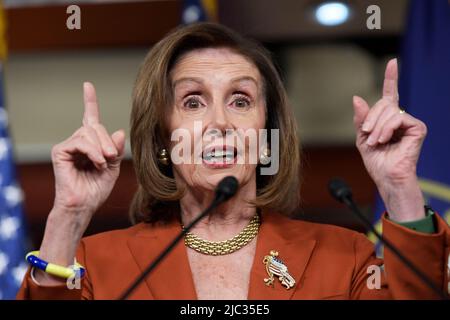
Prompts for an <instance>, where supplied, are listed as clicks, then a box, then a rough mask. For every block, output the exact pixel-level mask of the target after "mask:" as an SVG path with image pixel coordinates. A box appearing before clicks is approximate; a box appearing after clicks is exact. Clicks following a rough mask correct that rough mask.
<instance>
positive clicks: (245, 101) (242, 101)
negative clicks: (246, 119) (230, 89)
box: [234, 98, 250, 108]
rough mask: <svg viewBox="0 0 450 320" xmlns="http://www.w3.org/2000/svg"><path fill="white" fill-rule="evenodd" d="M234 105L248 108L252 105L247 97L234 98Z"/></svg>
mask: <svg viewBox="0 0 450 320" xmlns="http://www.w3.org/2000/svg"><path fill="white" fill-rule="evenodd" d="M234 105H235V106H236V107H238V108H246V107H248V106H249V105H250V101H249V100H248V99H246V98H237V99H236V100H234Z"/></svg>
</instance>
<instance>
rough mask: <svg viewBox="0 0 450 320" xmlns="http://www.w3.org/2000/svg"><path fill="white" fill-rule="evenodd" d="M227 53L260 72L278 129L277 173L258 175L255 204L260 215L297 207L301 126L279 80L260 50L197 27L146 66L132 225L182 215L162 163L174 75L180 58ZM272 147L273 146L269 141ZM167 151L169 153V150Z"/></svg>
mask: <svg viewBox="0 0 450 320" xmlns="http://www.w3.org/2000/svg"><path fill="white" fill-rule="evenodd" d="M218 47H221V48H229V49H230V50H233V51H234V52H236V53H238V54H241V55H242V56H244V57H245V58H247V59H248V60H249V61H251V62H253V63H254V65H255V66H256V67H257V68H258V70H259V72H260V74H261V76H262V79H263V81H264V83H263V87H264V89H265V90H264V93H265V102H266V108H267V112H266V117H267V118H266V125H265V127H266V129H268V130H269V131H268V137H270V129H279V136H280V143H279V159H280V161H279V170H278V173H277V174H275V175H260V174H259V171H260V170H259V168H257V169H256V170H257V194H256V197H255V199H254V200H253V201H252V202H251V203H252V204H253V205H254V206H255V207H256V208H257V209H259V210H269V211H277V212H280V213H283V214H287V215H289V214H291V213H292V212H293V211H294V209H295V208H297V207H298V204H299V178H300V177H299V165H300V151H299V141H298V136H297V126H296V121H295V118H294V116H293V114H292V110H291V107H290V105H289V102H288V99H287V95H286V92H285V89H284V86H283V83H282V81H281V78H280V75H279V73H278V71H277V69H276V67H275V65H274V63H273V62H272V59H271V55H270V53H269V52H268V51H267V50H266V49H265V48H263V47H262V46H261V45H259V44H257V43H255V42H253V41H252V40H249V39H246V38H244V37H242V36H241V35H239V34H237V33H236V32H235V31H232V30H230V29H229V28H226V27H224V26H222V25H219V24H214V23H197V24H192V25H188V26H183V27H180V28H177V29H175V30H173V31H172V32H170V33H169V34H168V35H166V36H165V37H164V38H163V39H162V40H161V41H159V42H158V43H157V44H156V45H155V46H154V47H153V48H152V49H151V50H150V52H149V53H148V54H147V56H146V58H145V60H144V61H143V63H142V65H141V67H140V70H139V73H138V76H137V79H136V83H135V86H134V90H133V96H132V100H133V106H132V111H131V120H130V127H131V132H130V140H131V150H132V156H133V162H134V167H135V172H136V176H137V179H138V190H137V191H136V193H135V195H134V198H133V200H132V203H131V206H130V217H131V221H132V222H133V223H138V222H141V221H145V222H157V221H167V220H169V219H171V218H173V217H174V215H179V212H180V209H179V200H180V198H181V197H182V196H183V192H182V191H181V190H177V187H176V184H175V179H174V177H173V172H172V168H171V166H170V165H169V166H167V165H166V166H164V165H161V164H160V163H159V162H158V157H157V153H158V151H159V150H161V149H162V148H165V146H166V145H168V141H169V137H170V133H169V132H168V129H167V127H166V124H165V120H164V119H165V117H166V114H167V112H168V110H169V109H170V108H171V105H172V99H173V97H172V95H173V92H172V83H171V79H170V71H171V70H172V68H173V66H174V65H175V64H176V63H177V59H179V58H180V56H181V55H183V54H185V53H187V52H189V51H192V50H196V49H202V48H218ZM269 144H270V141H269ZM166 149H167V148H166Z"/></svg>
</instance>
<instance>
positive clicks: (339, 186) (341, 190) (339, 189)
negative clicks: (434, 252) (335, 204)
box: [328, 178, 448, 300]
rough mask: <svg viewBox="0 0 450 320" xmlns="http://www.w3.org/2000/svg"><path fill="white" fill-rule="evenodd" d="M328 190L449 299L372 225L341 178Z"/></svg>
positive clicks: (408, 265) (429, 286)
mask: <svg viewBox="0 0 450 320" xmlns="http://www.w3.org/2000/svg"><path fill="white" fill-rule="evenodd" d="M328 190H329V191H330V194H331V195H332V196H333V198H335V199H336V200H338V201H339V202H342V203H344V204H345V205H346V206H347V207H348V208H349V209H350V210H351V211H352V212H353V213H354V214H355V215H356V216H358V218H359V219H360V220H361V221H362V222H363V223H364V225H365V226H366V227H367V229H369V230H370V231H371V232H372V233H373V234H374V235H375V236H376V237H377V239H378V240H379V241H380V242H381V243H382V244H383V245H384V246H385V247H387V248H388V249H389V250H391V252H392V253H393V254H394V255H395V256H396V257H397V258H398V259H399V260H400V261H401V262H402V263H403V264H404V265H405V266H406V267H408V269H410V270H411V271H412V272H413V273H414V274H415V275H416V276H417V277H419V278H420V279H421V280H422V282H423V283H424V284H426V285H427V287H428V288H430V289H431V290H432V291H434V293H436V294H437V295H438V296H439V297H440V298H441V299H442V300H447V299H448V297H447V296H446V295H445V294H444V293H443V292H442V291H441V290H440V289H439V288H438V287H437V286H436V285H435V284H434V283H433V281H431V280H430V279H429V278H428V277H427V276H426V275H425V274H424V273H423V272H422V271H421V270H420V269H419V268H417V267H416V266H415V265H414V264H413V263H412V262H411V261H410V260H409V259H407V258H406V257H405V256H404V255H403V254H402V253H401V252H400V250H399V249H398V248H397V247H395V246H394V245H393V244H392V243H391V242H390V241H389V240H388V239H386V237H384V236H383V235H381V234H380V233H379V232H378V231H377V230H376V229H375V227H374V226H373V225H372V223H371V222H370V220H369V219H368V218H367V217H366V216H365V215H364V214H362V212H361V211H360V210H359V208H358V206H357V205H356V204H355V202H354V201H353V197H352V191H351V189H350V187H349V186H348V185H347V184H346V183H345V181H343V180H341V179H337V178H334V179H331V180H330V182H329V183H328Z"/></svg>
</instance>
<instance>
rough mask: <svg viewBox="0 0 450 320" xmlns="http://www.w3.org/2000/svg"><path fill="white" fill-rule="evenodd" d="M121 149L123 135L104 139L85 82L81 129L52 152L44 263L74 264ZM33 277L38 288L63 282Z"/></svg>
mask: <svg viewBox="0 0 450 320" xmlns="http://www.w3.org/2000/svg"><path fill="white" fill-rule="evenodd" d="M124 149H125V133H124V131H123V130H119V131H116V132H114V133H113V134H112V135H111V136H110V135H109V134H108V132H107V131H106V129H105V127H104V126H103V125H102V124H101V123H100V117H99V108H98V104H97V97H96V93H95V88H94V86H93V85H92V84H91V83H88V82H86V83H84V117H83V126H82V127H81V128H79V129H78V130H77V131H75V133H74V134H73V135H72V136H71V137H69V138H68V139H67V140H65V141H63V142H61V143H59V144H57V145H55V146H54V147H53V149H52V162H53V170H54V174H55V201H54V205H53V209H52V211H51V212H50V214H49V216H48V219H47V224H46V228H45V233H44V238H43V240H42V244H41V248H40V257H41V258H42V259H43V260H46V261H48V262H52V263H55V264H59V265H64V266H68V265H72V264H73V261H74V257H75V252H76V249H77V247H78V244H79V241H80V239H81V237H82V236H83V234H84V232H85V230H86V228H87V226H88V224H89V222H90V220H91V218H92V215H93V214H94V213H95V211H96V210H97V209H98V208H99V207H100V206H101V205H102V204H103V202H104V201H105V200H106V199H107V198H108V196H109V194H110V193H111V191H112V188H113V186H114V184H115V182H116V180H117V178H118V176H119V172H120V162H121V160H122V158H123V155H124ZM35 276H36V280H37V281H38V282H39V284H41V285H54V284H58V283H61V279H56V278H54V277H51V276H49V275H47V274H45V273H44V272H42V271H40V270H39V271H38V272H36V273H35Z"/></svg>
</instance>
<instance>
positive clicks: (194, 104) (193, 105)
mask: <svg viewBox="0 0 450 320" xmlns="http://www.w3.org/2000/svg"><path fill="white" fill-rule="evenodd" d="M184 106H185V107H186V108H189V109H197V108H200V106H201V103H200V101H199V100H198V99H196V98H189V99H187V100H186V101H185V102H184Z"/></svg>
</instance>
